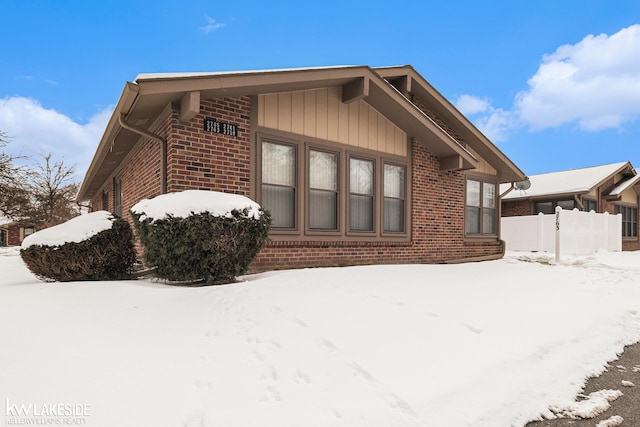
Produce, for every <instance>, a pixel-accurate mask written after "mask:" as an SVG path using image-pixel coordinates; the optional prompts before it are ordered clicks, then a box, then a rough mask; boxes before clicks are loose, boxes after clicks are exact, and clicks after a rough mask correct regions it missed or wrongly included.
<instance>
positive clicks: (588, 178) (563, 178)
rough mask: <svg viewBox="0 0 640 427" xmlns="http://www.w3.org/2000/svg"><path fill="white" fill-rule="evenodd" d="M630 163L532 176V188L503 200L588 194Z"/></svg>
mask: <svg viewBox="0 0 640 427" xmlns="http://www.w3.org/2000/svg"><path fill="white" fill-rule="evenodd" d="M628 163H629V162H619V163H610V164H606V165H598V166H591V167H584V168H577V169H569V170H564V171H556V172H548V173H542V174H537V175H530V176H529V177H528V178H529V181H530V182H531V188H529V189H528V190H525V191H517V190H513V191H511V192H510V193H508V194H507V195H505V196H504V197H503V200H516V199H524V198H529V197H543V196H554V195H560V194H568V193H586V192H589V191H591V189H592V188H593V187H595V186H596V185H597V184H599V183H600V182H601V181H603V180H604V179H606V178H607V177H608V176H610V175H612V174H614V173H615V172H617V171H618V170H619V169H620V168H622V167H623V166H624V165H626V164H628ZM508 187H509V186H508V184H503V185H502V186H501V187H500V192H501V193H503V192H504V191H506V190H507V188H508Z"/></svg>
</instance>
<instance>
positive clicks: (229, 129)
mask: <svg viewBox="0 0 640 427" xmlns="http://www.w3.org/2000/svg"><path fill="white" fill-rule="evenodd" d="M204 130H206V131H207V132H214V133H221V134H222V135H229V136H238V126H236V125H234V124H231V123H225V122H219V121H218V120H216V119H212V118H210V117H207V118H205V119H204Z"/></svg>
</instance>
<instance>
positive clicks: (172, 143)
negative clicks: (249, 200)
mask: <svg viewBox="0 0 640 427" xmlns="http://www.w3.org/2000/svg"><path fill="white" fill-rule="evenodd" d="M250 107H251V103H250V100H249V98H248V97H241V98H224V99H217V100H206V101H203V102H202V103H201V105H200V111H201V113H200V114H198V115H197V116H195V117H194V118H193V119H192V120H191V121H190V122H189V123H188V124H183V123H180V122H179V120H178V114H177V112H174V113H173V115H172V116H171V124H172V125H173V128H172V131H171V133H170V136H169V138H168V141H167V142H168V164H169V174H168V178H167V181H168V184H167V191H168V192H173V191H181V190H186V189H201V190H215V191H224V192H227V193H234V194H242V195H245V196H248V195H249V192H250V185H251V183H250V170H249V168H250V164H249V158H250V157H249V156H250V154H249V153H250V147H251V144H250V138H251V137H250V118H249V115H250ZM205 117H214V118H216V119H218V120H219V121H222V122H226V123H233V124H236V125H238V128H239V129H238V136H237V137H232V136H226V135H222V134H217V133H213V132H207V131H205V130H204V123H203V122H204V118H205Z"/></svg>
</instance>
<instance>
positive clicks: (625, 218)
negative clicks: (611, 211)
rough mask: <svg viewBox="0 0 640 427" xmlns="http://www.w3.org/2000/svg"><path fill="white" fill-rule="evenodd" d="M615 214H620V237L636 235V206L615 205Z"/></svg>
mask: <svg viewBox="0 0 640 427" xmlns="http://www.w3.org/2000/svg"><path fill="white" fill-rule="evenodd" d="M615 213H616V214H622V237H638V208H636V207H632V206H621V205H616V207H615Z"/></svg>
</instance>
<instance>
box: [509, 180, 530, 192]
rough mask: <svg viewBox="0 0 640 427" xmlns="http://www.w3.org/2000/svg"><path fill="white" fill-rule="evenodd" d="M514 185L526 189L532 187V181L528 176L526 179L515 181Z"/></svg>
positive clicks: (522, 189)
mask: <svg viewBox="0 0 640 427" xmlns="http://www.w3.org/2000/svg"><path fill="white" fill-rule="evenodd" d="M513 186H514V187H516V189H518V190H520V191H525V190H528V189H529V188H531V181H529V178H527V179H525V180H524V181H517V182H514V183H513Z"/></svg>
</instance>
